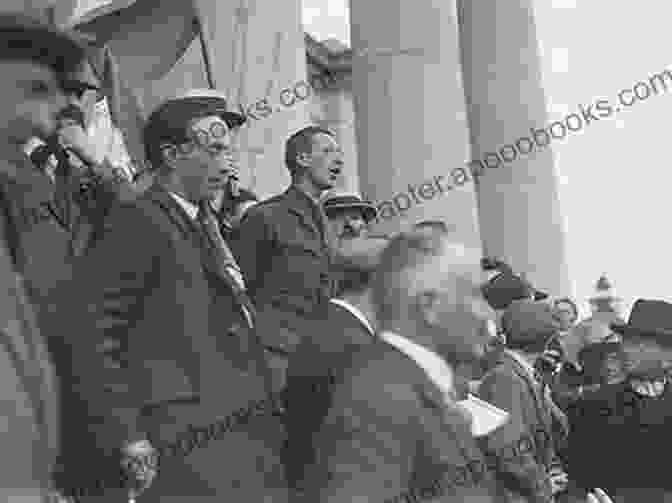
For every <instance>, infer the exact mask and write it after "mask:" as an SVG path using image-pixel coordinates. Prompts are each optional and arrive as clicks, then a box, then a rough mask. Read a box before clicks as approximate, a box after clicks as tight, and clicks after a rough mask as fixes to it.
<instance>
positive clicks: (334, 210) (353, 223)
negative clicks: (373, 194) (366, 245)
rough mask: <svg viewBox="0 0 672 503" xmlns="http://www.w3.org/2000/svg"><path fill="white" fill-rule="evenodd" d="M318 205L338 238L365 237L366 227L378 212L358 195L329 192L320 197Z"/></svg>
mask: <svg viewBox="0 0 672 503" xmlns="http://www.w3.org/2000/svg"><path fill="white" fill-rule="evenodd" d="M320 204H322V208H323V209H324V213H325V214H326V215H327V218H328V219H329V223H330V224H331V226H332V229H333V232H334V234H335V235H336V236H337V237H338V238H341V239H343V238H345V239H347V238H353V237H366V235H367V234H368V228H367V225H368V224H369V223H370V222H371V221H372V220H374V219H375V218H376V216H377V214H378V210H376V207H375V206H374V205H373V204H371V203H370V202H368V201H364V200H363V199H362V197H361V196H360V195H359V194H354V193H349V192H344V191H339V190H329V191H326V192H325V193H323V194H322V196H321V197H320Z"/></svg>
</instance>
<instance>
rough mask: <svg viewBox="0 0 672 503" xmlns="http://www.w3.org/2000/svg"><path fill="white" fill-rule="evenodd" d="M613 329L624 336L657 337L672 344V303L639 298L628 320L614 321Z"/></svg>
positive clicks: (659, 340)
mask: <svg viewBox="0 0 672 503" xmlns="http://www.w3.org/2000/svg"><path fill="white" fill-rule="evenodd" d="M610 327H611V329H612V330H613V331H614V332H616V333H618V334H621V335H622V336H623V337H642V338H649V339H655V340H656V341H658V342H660V343H663V344H665V345H667V346H670V345H672V304H670V303H669V302H665V301H664V300H646V299H638V300H637V301H636V302H635V304H634V305H633V306H632V310H631V311H630V318H629V319H628V322H627V323H625V324H623V323H612V324H611V325H610Z"/></svg>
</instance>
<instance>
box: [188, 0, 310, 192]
mask: <svg viewBox="0 0 672 503" xmlns="http://www.w3.org/2000/svg"><path fill="white" fill-rule="evenodd" d="M196 7H197V9H198V10H199V12H200V13H201V18H202V19H203V23H204V31H205V34H206V41H207V43H208V46H209V52H210V61H211V63H212V69H213V77H214V80H215V84H216V87H217V89H219V90H221V91H224V92H226V94H227V95H228V96H229V98H230V100H231V102H232V104H233V105H234V106H235V107H240V110H243V111H244V112H245V114H246V115H247V117H248V120H249V123H248V126H247V127H246V128H245V129H244V131H243V133H242V135H241V139H240V140H241V141H240V149H241V151H242V152H241V153H242V155H241V157H242V159H241V163H242V169H243V172H242V177H243V180H242V182H243V184H244V185H247V186H249V187H251V188H252V190H254V191H255V192H256V193H257V194H259V195H260V196H262V197H267V196H270V195H274V194H277V193H279V192H280V191H282V190H284V188H285V187H286V186H287V185H288V184H289V173H288V171H287V169H286V168H285V165H284V146H285V141H286V140H287V138H288V137H289V136H290V135H291V134H292V133H294V132H296V131H298V130H299V129H301V128H302V127H304V126H307V125H308V124H309V122H310V119H309V109H310V94H311V92H312V90H311V89H310V87H309V86H308V84H307V82H306V49H305V44H304V33H303V26H302V24H301V2H300V0H283V1H282V2H278V1H277V0H231V1H226V2H224V1H221V0H196Z"/></svg>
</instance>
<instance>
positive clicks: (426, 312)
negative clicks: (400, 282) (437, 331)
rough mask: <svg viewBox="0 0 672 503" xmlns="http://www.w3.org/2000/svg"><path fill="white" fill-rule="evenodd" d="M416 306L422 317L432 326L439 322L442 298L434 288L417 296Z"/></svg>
mask: <svg viewBox="0 0 672 503" xmlns="http://www.w3.org/2000/svg"><path fill="white" fill-rule="evenodd" d="M415 301H416V307H417V309H418V312H419V313H420V316H421V317H422V319H423V320H424V321H425V323H427V325H430V326H436V325H438V324H439V321H440V316H439V307H440V306H439V303H440V299H439V296H438V295H437V293H436V292H435V291H433V290H427V291H423V292H420V293H418V294H417V295H416V297H415Z"/></svg>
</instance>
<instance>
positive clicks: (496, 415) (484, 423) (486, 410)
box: [457, 394, 509, 437]
mask: <svg viewBox="0 0 672 503" xmlns="http://www.w3.org/2000/svg"><path fill="white" fill-rule="evenodd" d="M457 404H458V405H460V406H461V407H464V408H465V409H466V410H467V411H469V413H470V414H471V416H472V418H473V421H472V423H471V433H472V435H474V436H475V437H482V436H485V435H488V434H489V433H492V432H493V431H495V430H496V429H497V428H499V427H500V426H502V425H504V424H505V423H506V422H507V421H508V420H509V413H508V412H506V411H505V410H502V409H500V408H498V407H495V406H494V405H492V404H491V403H488V402H486V401H484V400H481V399H480V398H478V397H477V396H475V395H472V394H469V395H468V397H467V399H466V400H460V401H459V402H457Z"/></svg>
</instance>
